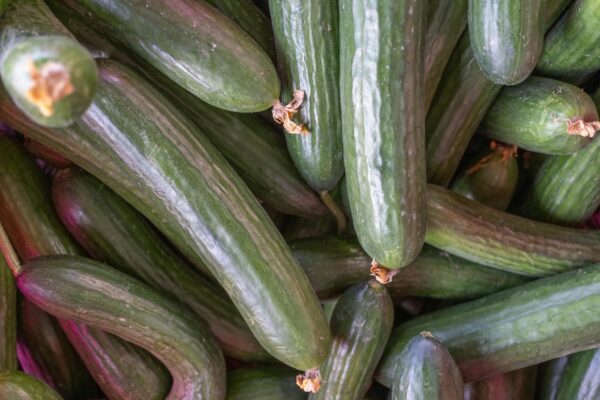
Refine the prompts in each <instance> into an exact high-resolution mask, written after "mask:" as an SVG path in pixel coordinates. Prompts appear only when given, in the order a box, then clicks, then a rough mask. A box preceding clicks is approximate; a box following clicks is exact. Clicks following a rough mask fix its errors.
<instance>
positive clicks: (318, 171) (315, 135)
mask: <svg viewBox="0 0 600 400" xmlns="http://www.w3.org/2000/svg"><path fill="white" fill-rule="evenodd" d="M269 7H270V10H271V19H272V21H273V32H274V34H275V45H276V47H277V59H278V64H279V73H280V75H281V77H282V85H283V88H282V92H281V96H282V102H284V103H285V102H288V101H289V100H290V99H292V97H293V91H294V90H302V91H304V102H303V103H302V106H301V108H300V110H299V117H298V121H299V122H302V123H304V124H305V125H306V126H307V128H308V130H309V132H310V133H309V134H286V136H285V138H286V142H287V146H288V150H289V153H290V155H291V156H292V160H293V161H294V163H295V164H296V166H297V167H298V170H299V171H300V173H301V174H302V176H303V177H304V179H305V180H306V181H307V182H308V184H309V185H310V186H311V187H312V188H313V189H315V190H317V191H319V192H322V191H328V190H331V189H333V187H334V186H335V185H336V184H337V183H338V181H339V180H340V178H341V177H342V175H343V174H344V162H343V152H342V126H341V123H342V120H341V117H340V115H341V105H340V91H339V70H340V67H339V66H340V61H339V54H340V46H339V41H340V36H339V32H338V13H339V11H338V6H337V1H333V0H325V1H323V0H279V1H270V2H269Z"/></svg>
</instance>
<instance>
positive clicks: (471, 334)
mask: <svg viewBox="0 0 600 400" xmlns="http://www.w3.org/2000/svg"><path fill="white" fill-rule="evenodd" d="M599 305H600V265H594V266H589V267H587V268H582V269H578V270H575V271H569V272H565V273H562V274H559V275H555V276H551V277H548V278H544V279H538V280H536V281H533V282H529V283H526V284H523V285H521V286H518V287H515V288H512V289H507V290H504V291H502V292H499V293H495V294H492V295H490V296H487V297H483V298H481V299H478V300H475V301H471V302H468V303H462V304H459V305H457V306H452V307H449V308H445V309H442V310H439V311H436V312H433V313H431V314H427V315H423V316H420V317H417V318H415V319H413V320H411V321H409V322H407V323H405V324H402V325H400V326H398V327H397V328H395V329H394V331H393V332H392V336H391V338H390V341H389V342H388V346H387V348H386V352H385V354H384V356H383V359H382V362H381V364H380V366H379V369H378V373H377V374H376V379H377V380H378V381H379V382H380V383H383V384H384V385H386V386H390V385H392V383H393V380H394V377H395V374H394V368H395V367H396V365H397V363H398V360H399V359H400V354H401V352H402V349H403V348H404V347H405V345H406V343H408V341H409V340H410V339H411V338H412V337H413V336H415V335H416V334H418V333H419V332H422V331H424V330H427V331H430V332H431V334H433V335H434V336H435V337H436V338H439V339H440V340H441V341H442V342H443V343H444V344H445V345H446V347H447V348H448V350H449V351H450V354H452V357H454V360H455V361H456V363H457V364H458V366H459V368H460V370H461V373H462V376H463V379H464V381H465V382H472V381H478V380H481V379H485V378H488V377H490V376H494V375H498V374H501V373H504V372H509V371H514V370H516V369H520V368H525V367H528V366H531V365H535V364H538V363H540V362H543V361H546V360H550V359H553V358H556V357H559V356H562V355H566V354H570V353H575V352H578V351H582V350H586V349H589V348H592V347H597V346H599V345H600V336H599V335H598V329H600V314H598V313H597V312H596V307H598V306H599Z"/></svg>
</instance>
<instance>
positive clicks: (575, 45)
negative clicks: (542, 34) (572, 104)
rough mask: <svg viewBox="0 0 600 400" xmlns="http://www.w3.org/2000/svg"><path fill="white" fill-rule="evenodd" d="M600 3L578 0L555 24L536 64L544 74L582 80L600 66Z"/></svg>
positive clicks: (568, 80)
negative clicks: (599, 43)
mask: <svg viewBox="0 0 600 400" xmlns="http://www.w3.org/2000/svg"><path fill="white" fill-rule="evenodd" d="M599 22H600V3H598V2H597V1H596V0H577V1H575V2H574V3H573V5H571V7H569V10H568V11H567V13H566V14H565V15H563V17H562V18H561V19H560V20H559V21H558V22H557V23H556V25H554V26H553V27H552V29H551V30H550V32H548V34H547V35H546V39H545V41H544V51H543V53H542V57H541V58H540V60H539V62H538V64H537V72H538V73H539V74H540V75H542V76H548V77H552V78H556V79H560V80H562V81H566V82H572V83H574V84H576V85H579V84H581V83H583V82H584V81H585V80H586V79H587V78H589V77H590V75H592V74H593V73H594V72H596V71H598V70H599V69H600V47H599V46H598V42H599V41H600V23H599Z"/></svg>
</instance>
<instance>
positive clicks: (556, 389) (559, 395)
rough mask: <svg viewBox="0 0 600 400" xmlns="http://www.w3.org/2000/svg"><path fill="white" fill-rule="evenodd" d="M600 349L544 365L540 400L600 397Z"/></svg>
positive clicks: (590, 399)
mask: <svg viewBox="0 0 600 400" xmlns="http://www.w3.org/2000/svg"><path fill="white" fill-rule="evenodd" d="M599 368H600V350H597V349H592V350H586V351H582V352H580V353H576V354H571V355H570V356H567V357H561V358H557V359H556V360H552V361H550V362H548V363H546V364H545V365H544V366H543V370H542V371H543V372H542V376H541V377H540V382H539V383H540V385H539V389H540V394H539V400H592V399H597V398H598V397H600V376H599V371H600V369H599Z"/></svg>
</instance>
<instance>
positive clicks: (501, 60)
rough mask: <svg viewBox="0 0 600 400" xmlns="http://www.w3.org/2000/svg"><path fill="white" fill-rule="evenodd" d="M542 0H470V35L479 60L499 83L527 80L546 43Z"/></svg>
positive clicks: (488, 75) (484, 71) (492, 78)
mask: <svg viewBox="0 0 600 400" xmlns="http://www.w3.org/2000/svg"><path fill="white" fill-rule="evenodd" d="M542 5H543V2H542V1H541V0H502V1H497V0H469V34H470V36H471V45H472V47H473V53H474V55H475V59H476V60H477V63H478V64H479V66H480V67H481V70H482V72H483V73H484V74H485V76H486V77H487V78H488V79H489V80H491V81H492V82H494V83H495V84H497V85H516V84H518V83H521V82H523V81H524V80H525V79H526V78H527V77H528V76H529V75H531V72H532V71H533V69H534V68H535V65H536V64H537V61H538V59H539V58H540V55H541V54H542V48H543V46H544V19H543V15H542Z"/></svg>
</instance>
